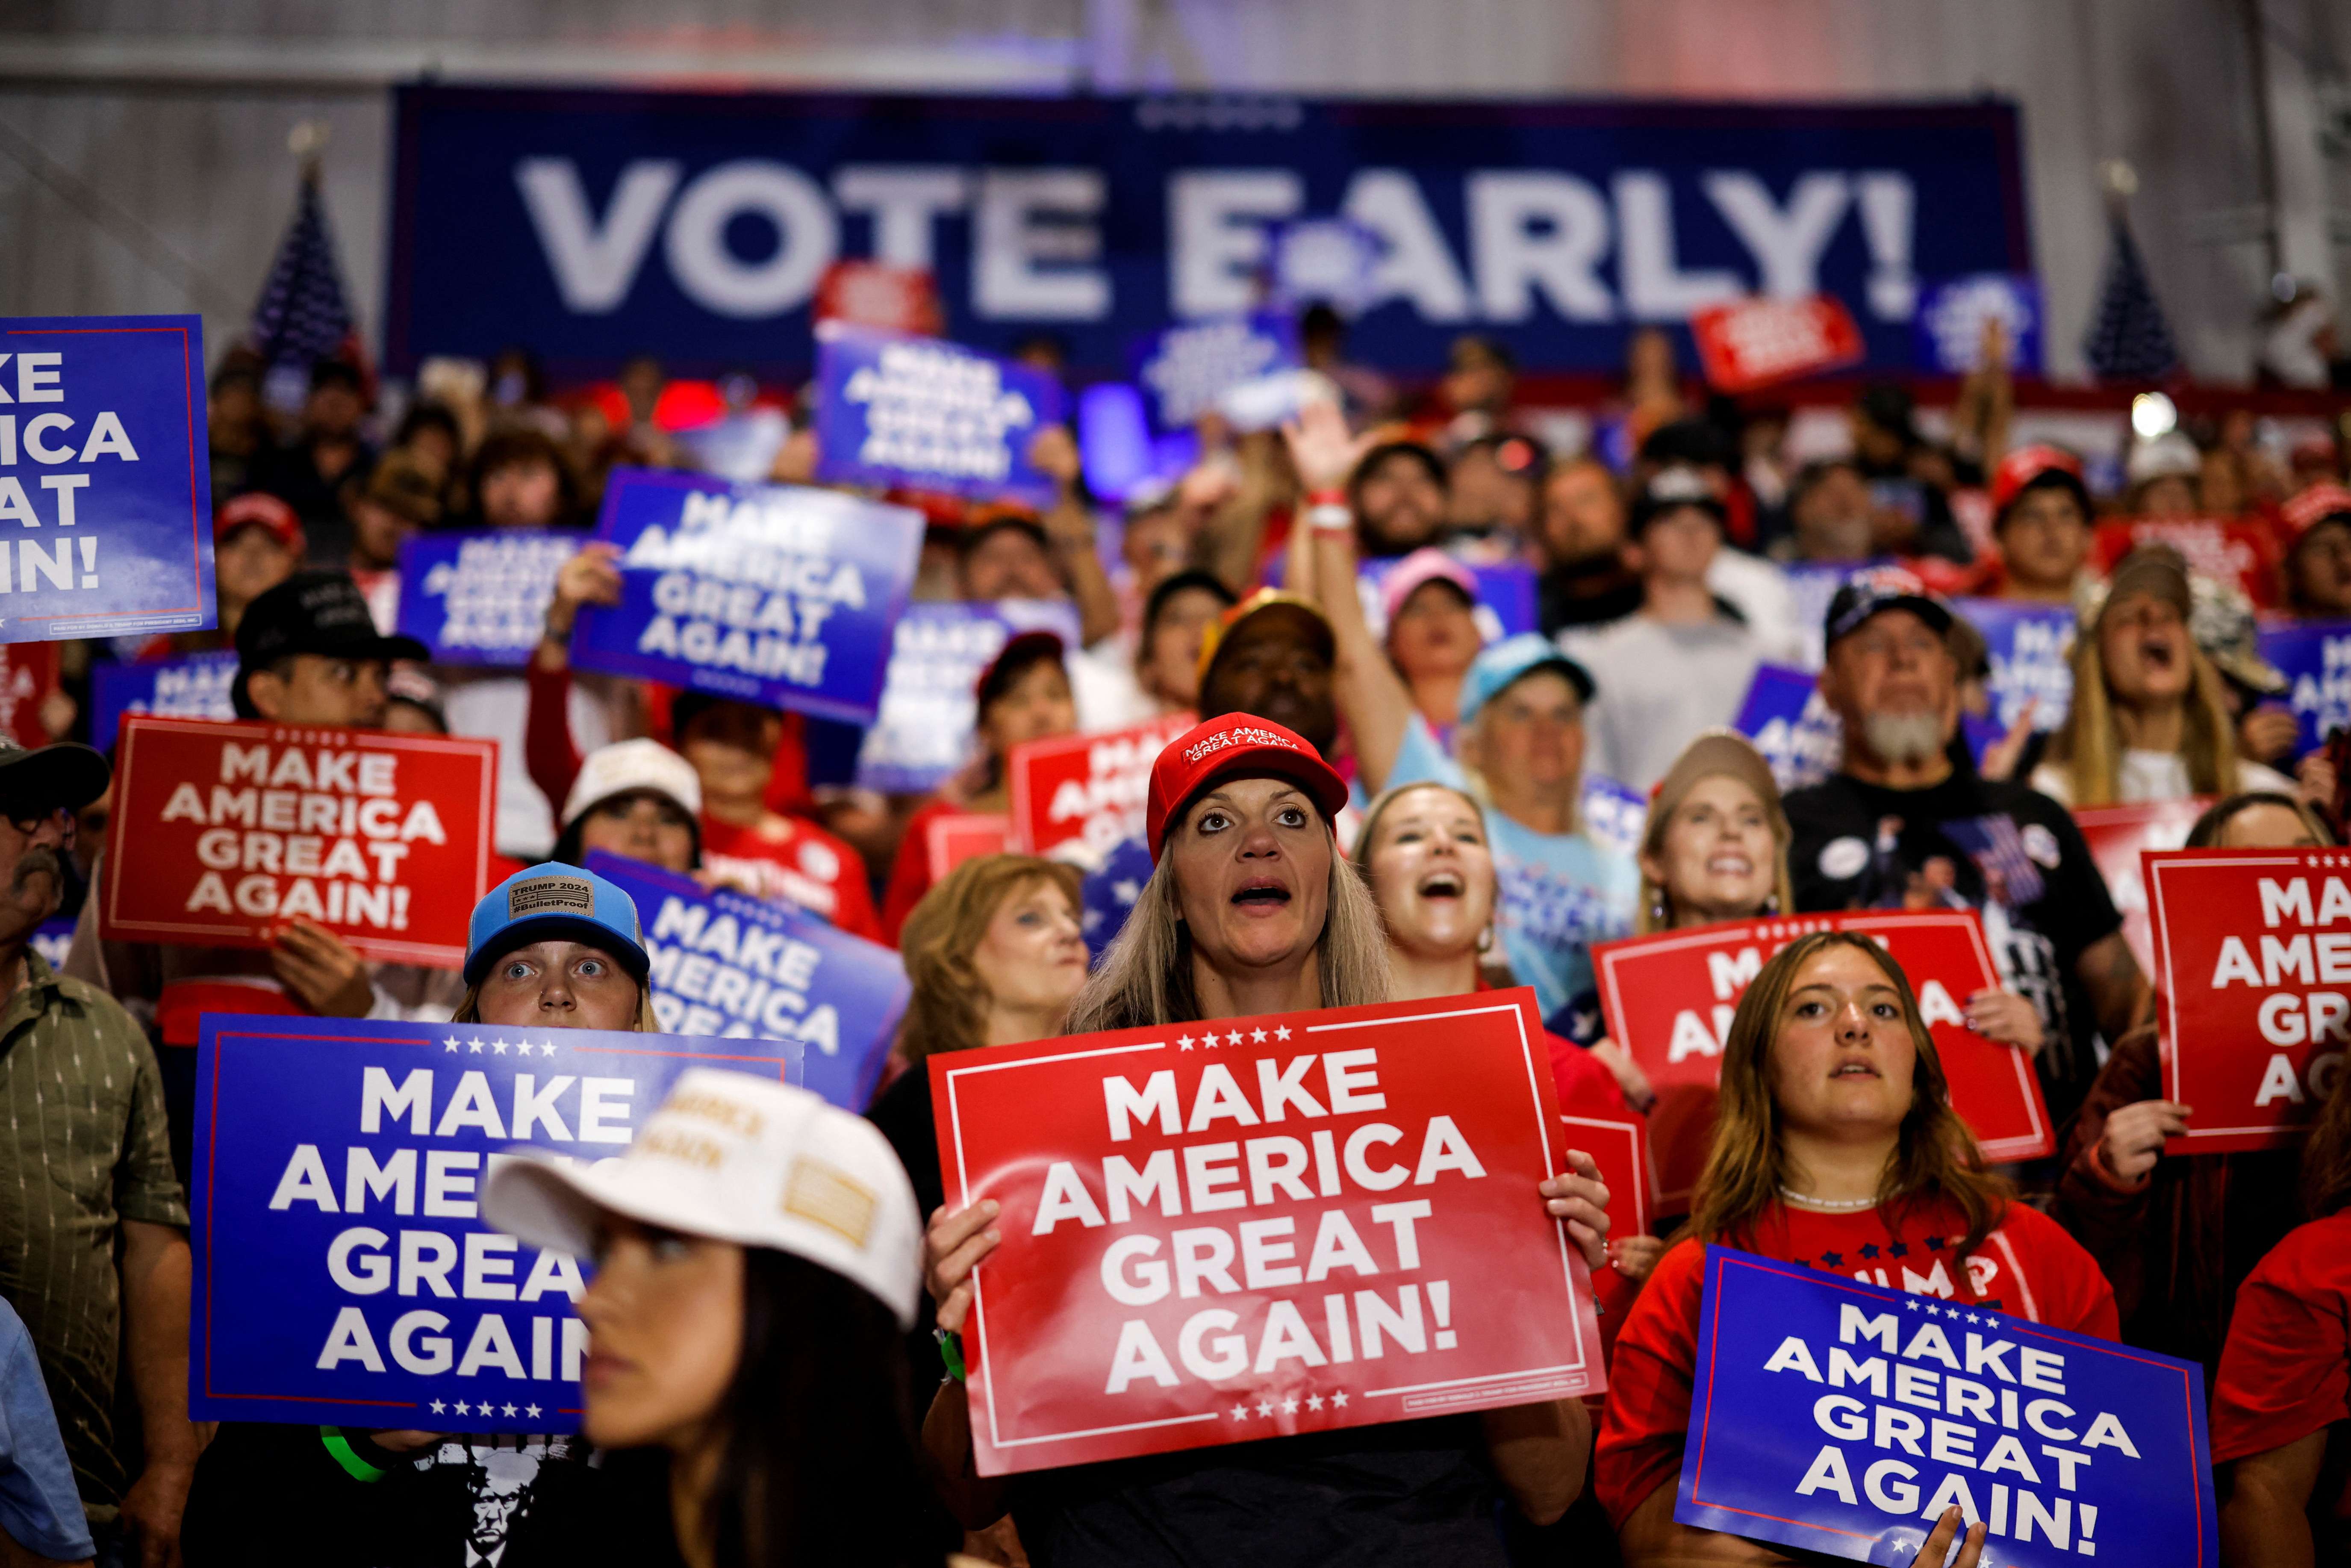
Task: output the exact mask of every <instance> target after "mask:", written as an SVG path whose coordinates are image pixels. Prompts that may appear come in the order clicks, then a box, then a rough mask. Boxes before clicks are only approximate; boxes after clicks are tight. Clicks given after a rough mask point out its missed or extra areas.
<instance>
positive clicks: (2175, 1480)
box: [1674, 1247, 2219, 1568]
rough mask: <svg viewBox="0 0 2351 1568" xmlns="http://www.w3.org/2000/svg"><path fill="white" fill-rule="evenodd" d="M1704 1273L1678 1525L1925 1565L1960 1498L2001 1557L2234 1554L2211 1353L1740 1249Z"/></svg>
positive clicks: (2210, 1559)
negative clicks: (2209, 1375)
mask: <svg viewBox="0 0 2351 1568" xmlns="http://www.w3.org/2000/svg"><path fill="white" fill-rule="evenodd" d="M1705 1266H1706V1281H1705V1297H1704V1305H1703V1307H1702V1308H1701V1311H1700V1313H1699V1318H1698V1342H1697V1343H1698V1364H1697V1367H1696V1371H1695V1375H1694V1379H1693V1386H1692V1389H1691V1393H1690V1420H1689V1439H1688V1447H1687V1449H1686V1450H1685V1451H1684V1453H1683V1456H1682V1473H1681V1484H1680V1488H1679V1490H1678V1491H1677V1494H1676V1500H1675V1505H1674V1518H1675V1519H1677V1520H1678V1521H1680V1522H1682V1523H1684V1524H1687V1525H1693V1526H1696V1527H1698V1528H1699V1529H1702V1530H1715V1531H1724V1532H1726V1533H1729V1534H1732V1535H1743V1536H1749V1537H1752V1538H1754V1539H1757V1540H1762V1541H1771V1542H1778V1543H1780V1544H1781V1545H1783V1546H1795V1547H1801V1548H1804V1549H1806V1550H1809V1551H1813V1552H1823V1553H1825V1554H1827V1555H1829V1556H1832V1557H1843V1558H1847V1559H1850V1560H1852V1561H1854V1562H1856V1563H1906V1564H1907V1563H1912V1562H1913V1561H1915V1560H1916V1557H1917V1551H1918V1547H1919V1545H1920V1543H1921V1542H1924V1541H1925V1540H1926V1538H1927V1532H1928V1531H1929V1530H1931V1529H1933V1528H1934V1524H1935V1521H1936V1520H1937V1519H1938V1518H1939V1517H1940V1516H1941V1514H1942V1512H1943V1511H1944V1510H1945V1509H1946V1508H1949V1507H1951V1506H1952V1505H1954V1504H1956V1505H1957V1506H1958V1508H1959V1512H1960V1513H1961V1515H1962V1516H1963V1517H1965V1518H1967V1519H1970V1520H1981V1521H1984V1523H1985V1526H1986V1530H1987V1536H1986V1545H1985V1550H1984V1560H1985V1561H1986V1562H1987V1563H1991V1562H1994V1561H1997V1562H1998V1563H2000V1564H2001V1568H2057V1565H2058V1564H2061V1563H2064V1564H2073V1563H2079V1562H2080V1561H2081V1560H2082V1559H2083V1558H2084V1557H2095V1559H2096V1560H2097V1561H2099V1562H2125V1563H2137V1562H2145V1563H2176V1564H2180V1565H2182V1568H2187V1565H2189V1564H2196V1565H2199V1568H2201V1565H2209V1564H2211V1563H2216V1562H2217V1561H2218V1541H2219V1531H2218V1525H2217V1521H2216V1519H2215V1517H2214V1513H2213V1508H2212V1465H2211V1460H2210V1448H2209V1447H2208V1446H2207V1442H2206V1437H2205V1431H2204V1376H2203V1371H2202V1369H2201V1368H2200V1367H2199V1366H2197V1365H2196V1364H2194V1363H2192V1362H2185V1361H2175V1360H2174V1359H2172V1358H2171V1357H2169V1356H2168V1355H2158V1354H2154V1353H2153V1352H2151V1351H2144V1350H2137V1349H2134V1348H2133V1347H2131V1346H2128V1345H2123V1344H2117V1343H2114V1342H2113V1341H2111V1340H2102V1339H2093V1338H2091V1337H2090V1336H2089V1335H2087V1334H2079V1333H2069V1332H2067V1331H2065V1330H2064V1329H2053V1328H2047V1327H2043V1325H2041V1324H2039V1323H2035V1322H2030V1321H2028V1320H2027V1319H2024V1318H2021V1317H2017V1316H2014V1315H2012V1314H2010V1313H2006V1312H1987V1311H1985V1310H1984V1309H1983V1308H1981V1307H1963V1306H1960V1305H1959V1304H1957V1303H1955V1302H1947V1301H1938V1300H1937V1299H1935V1298H1934V1297H1931V1296H1918V1295H1912V1294H1910V1293H1908V1292H1907V1291H1895V1290H1888V1289H1886V1288H1885V1287H1884V1286H1879V1285H1865V1284H1861V1283H1859V1282H1858V1281H1853V1280H1847V1279H1841V1278H1839V1277H1837V1276H1836V1275H1834V1274H1829V1273H1824V1272H1822V1271H1820V1270H1813V1269H1809V1268H1805V1267H1802V1266H1801V1265H1797V1264H1792V1263H1782V1262H1778V1261H1775V1260H1771V1259H1769V1258H1758V1257H1756V1256H1754V1255H1753V1254H1751V1253H1746V1252H1738V1251H1733V1250H1731V1249H1729V1248H1726V1247H1708V1249H1706V1265H1705Z"/></svg>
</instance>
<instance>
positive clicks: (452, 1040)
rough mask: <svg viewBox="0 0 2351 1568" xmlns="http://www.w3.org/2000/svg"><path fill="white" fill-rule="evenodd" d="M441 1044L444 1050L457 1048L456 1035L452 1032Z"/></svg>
mask: <svg viewBox="0 0 2351 1568" xmlns="http://www.w3.org/2000/svg"><path fill="white" fill-rule="evenodd" d="M441 1044H442V1046H443V1047H444V1049H446V1050H449V1051H455V1050H456V1049H457V1037H456V1036H455V1035H454V1034H453V1035H451V1036H450V1037H449V1038H448V1039H446V1040H443V1041H442V1042H441Z"/></svg>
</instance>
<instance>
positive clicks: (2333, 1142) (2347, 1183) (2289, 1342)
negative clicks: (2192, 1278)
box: [2212, 1090, 2351, 1568]
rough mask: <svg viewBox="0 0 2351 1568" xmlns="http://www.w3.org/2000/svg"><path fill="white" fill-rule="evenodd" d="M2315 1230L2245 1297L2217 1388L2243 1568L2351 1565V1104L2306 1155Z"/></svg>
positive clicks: (2219, 1447) (2224, 1544)
mask: <svg viewBox="0 0 2351 1568" xmlns="http://www.w3.org/2000/svg"><path fill="white" fill-rule="evenodd" d="M2301 1197H2302V1202H2303V1205H2304V1209H2305V1211H2306V1212H2307V1213H2308V1214H2309V1215H2310V1217H2311V1218H2310V1223H2309V1224H2307V1225H2304V1226H2302V1227H2300V1228H2297V1229H2295V1230H2294V1231H2293V1232H2292V1233H2290V1234H2289V1235H2288V1236H2287V1237H2286V1238H2285V1239H2283V1241H2281V1242H2279V1243H2278V1244H2277V1246H2276V1248H2275V1249H2273V1250H2272V1251H2271V1252H2270V1253H2269V1255H2268V1256H2267V1257H2265V1258H2263V1259H2262V1260H2261V1264H2260V1266H2259V1267H2257V1268H2255V1269H2254V1270H2253V1271H2252V1274H2251V1276H2250V1277H2248V1278H2247V1279H2246V1281H2245V1282H2244V1285H2243V1287H2242V1288H2241V1290H2239V1291H2237V1292H2236V1315H2235V1317H2234V1318H2233V1319H2232V1320H2231V1322H2230V1324H2229V1339H2228V1344H2227V1346H2226V1348H2225V1349H2223V1350H2222V1351H2221V1353H2220V1374H2219V1375H2218V1376H2217V1377H2215V1378H2214V1379H2213V1382H2212V1465H2213V1469H2214V1471H2215V1474H2214V1477H2213V1479H2214V1480H2215V1482H2216V1483H2217V1485H2218V1489H2219V1491H2220V1554H2221V1560H2222V1561H2223V1562H2226V1563H2231V1564H2232V1565H2238V1568H2309V1565H2310V1564H2312V1563H2340V1562H2342V1561H2344V1559H2345V1557H2346V1554H2347V1553H2351V1515H2346V1512H2345V1511H2344V1508H2343V1501H2342V1499H2343V1490H2344V1475H2345V1463H2344V1453H2343V1446H2344V1437H2345V1436H2346V1433H2351V1094H2346V1093H2343V1092H2340V1091H2339V1090H2338V1091H2337V1092H2335V1094H2334V1095H2333V1096H2332V1097H2330V1098H2329V1099H2328V1101H2327V1103H2326V1108H2325V1110H2324V1111H2322V1112H2320V1113H2319V1117H2318V1124H2317V1125H2316V1126H2314V1127H2313V1128H2312V1129H2311V1133H2310V1141H2309V1143H2308V1144H2306V1145H2304V1148H2303V1152H2302V1193H2301Z"/></svg>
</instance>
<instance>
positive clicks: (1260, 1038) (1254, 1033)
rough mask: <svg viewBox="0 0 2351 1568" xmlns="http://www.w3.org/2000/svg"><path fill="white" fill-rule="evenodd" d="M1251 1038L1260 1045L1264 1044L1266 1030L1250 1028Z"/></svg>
mask: <svg viewBox="0 0 2351 1568" xmlns="http://www.w3.org/2000/svg"><path fill="white" fill-rule="evenodd" d="M1249 1039H1250V1040H1254V1041H1256V1042H1257V1043H1258V1044H1259V1045H1263V1044H1264V1043H1265V1030H1261V1029H1253V1030H1249Z"/></svg>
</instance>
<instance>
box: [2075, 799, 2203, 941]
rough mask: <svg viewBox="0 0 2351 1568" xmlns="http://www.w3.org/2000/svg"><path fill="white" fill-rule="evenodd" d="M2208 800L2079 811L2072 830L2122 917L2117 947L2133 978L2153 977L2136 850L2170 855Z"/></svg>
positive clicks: (2144, 893)
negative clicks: (2134, 971)
mask: <svg viewBox="0 0 2351 1568" xmlns="http://www.w3.org/2000/svg"><path fill="white" fill-rule="evenodd" d="M2218 799H2219V797H2218V796H2214V795H2196V796H2190V797H2189V799H2187V800H2151V801H2148V802H2147V803H2146V804H2145V805H2139V806H2084V807H2081V808H2080V809H2078V810H2075V811H2074V826H2075V827H2077V828H2079V829H2081V830H2082V837H2083V839H2084V840H2085V841H2087V842H2088V844H2089V846H2090V859H2091V860H2092V861H2094V862H2096V864H2097V867H2098V875H2099V877H2100V878H2101V879H2103V880H2104V881H2105V884H2106V896H2108V897H2109V898H2111V899H2113V900H2114V901H2115V908H2116V909H2117V910H2119V911H2120V912H2121V913H2122V917H2123V941H2124V942H2125V943H2126V944H2127V945H2128V946H2129V947H2130V950H2131V956H2132V957H2134V958H2137V960H2138V968H2139V973H2140V974H2142V975H2152V974H2154V973H2155V936H2154V932H2153V930H2152V929H2151V927H2150V926H2149V925H2148V923H2147V883H2146V881H2145V880H2144V879H2143V878H2142V877H2141V876H2140V875H2139V867H2138V857H2139V852H2141V851H2142V850H2176V849H2178V848H2179V846H2180V845H2182V844H2184V843H2186V842H2187V841H2188V830H2189V829H2190V828H2192V827H2194V826H2195V825H2196V819H2197V818H2199V817H2200V816H2202V815H2203V814H2204V809H2205V808H2206V807H2208V806H2210V805H2211V804H2212V802H2213V801H2214V800H2218Z"/></svg>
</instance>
